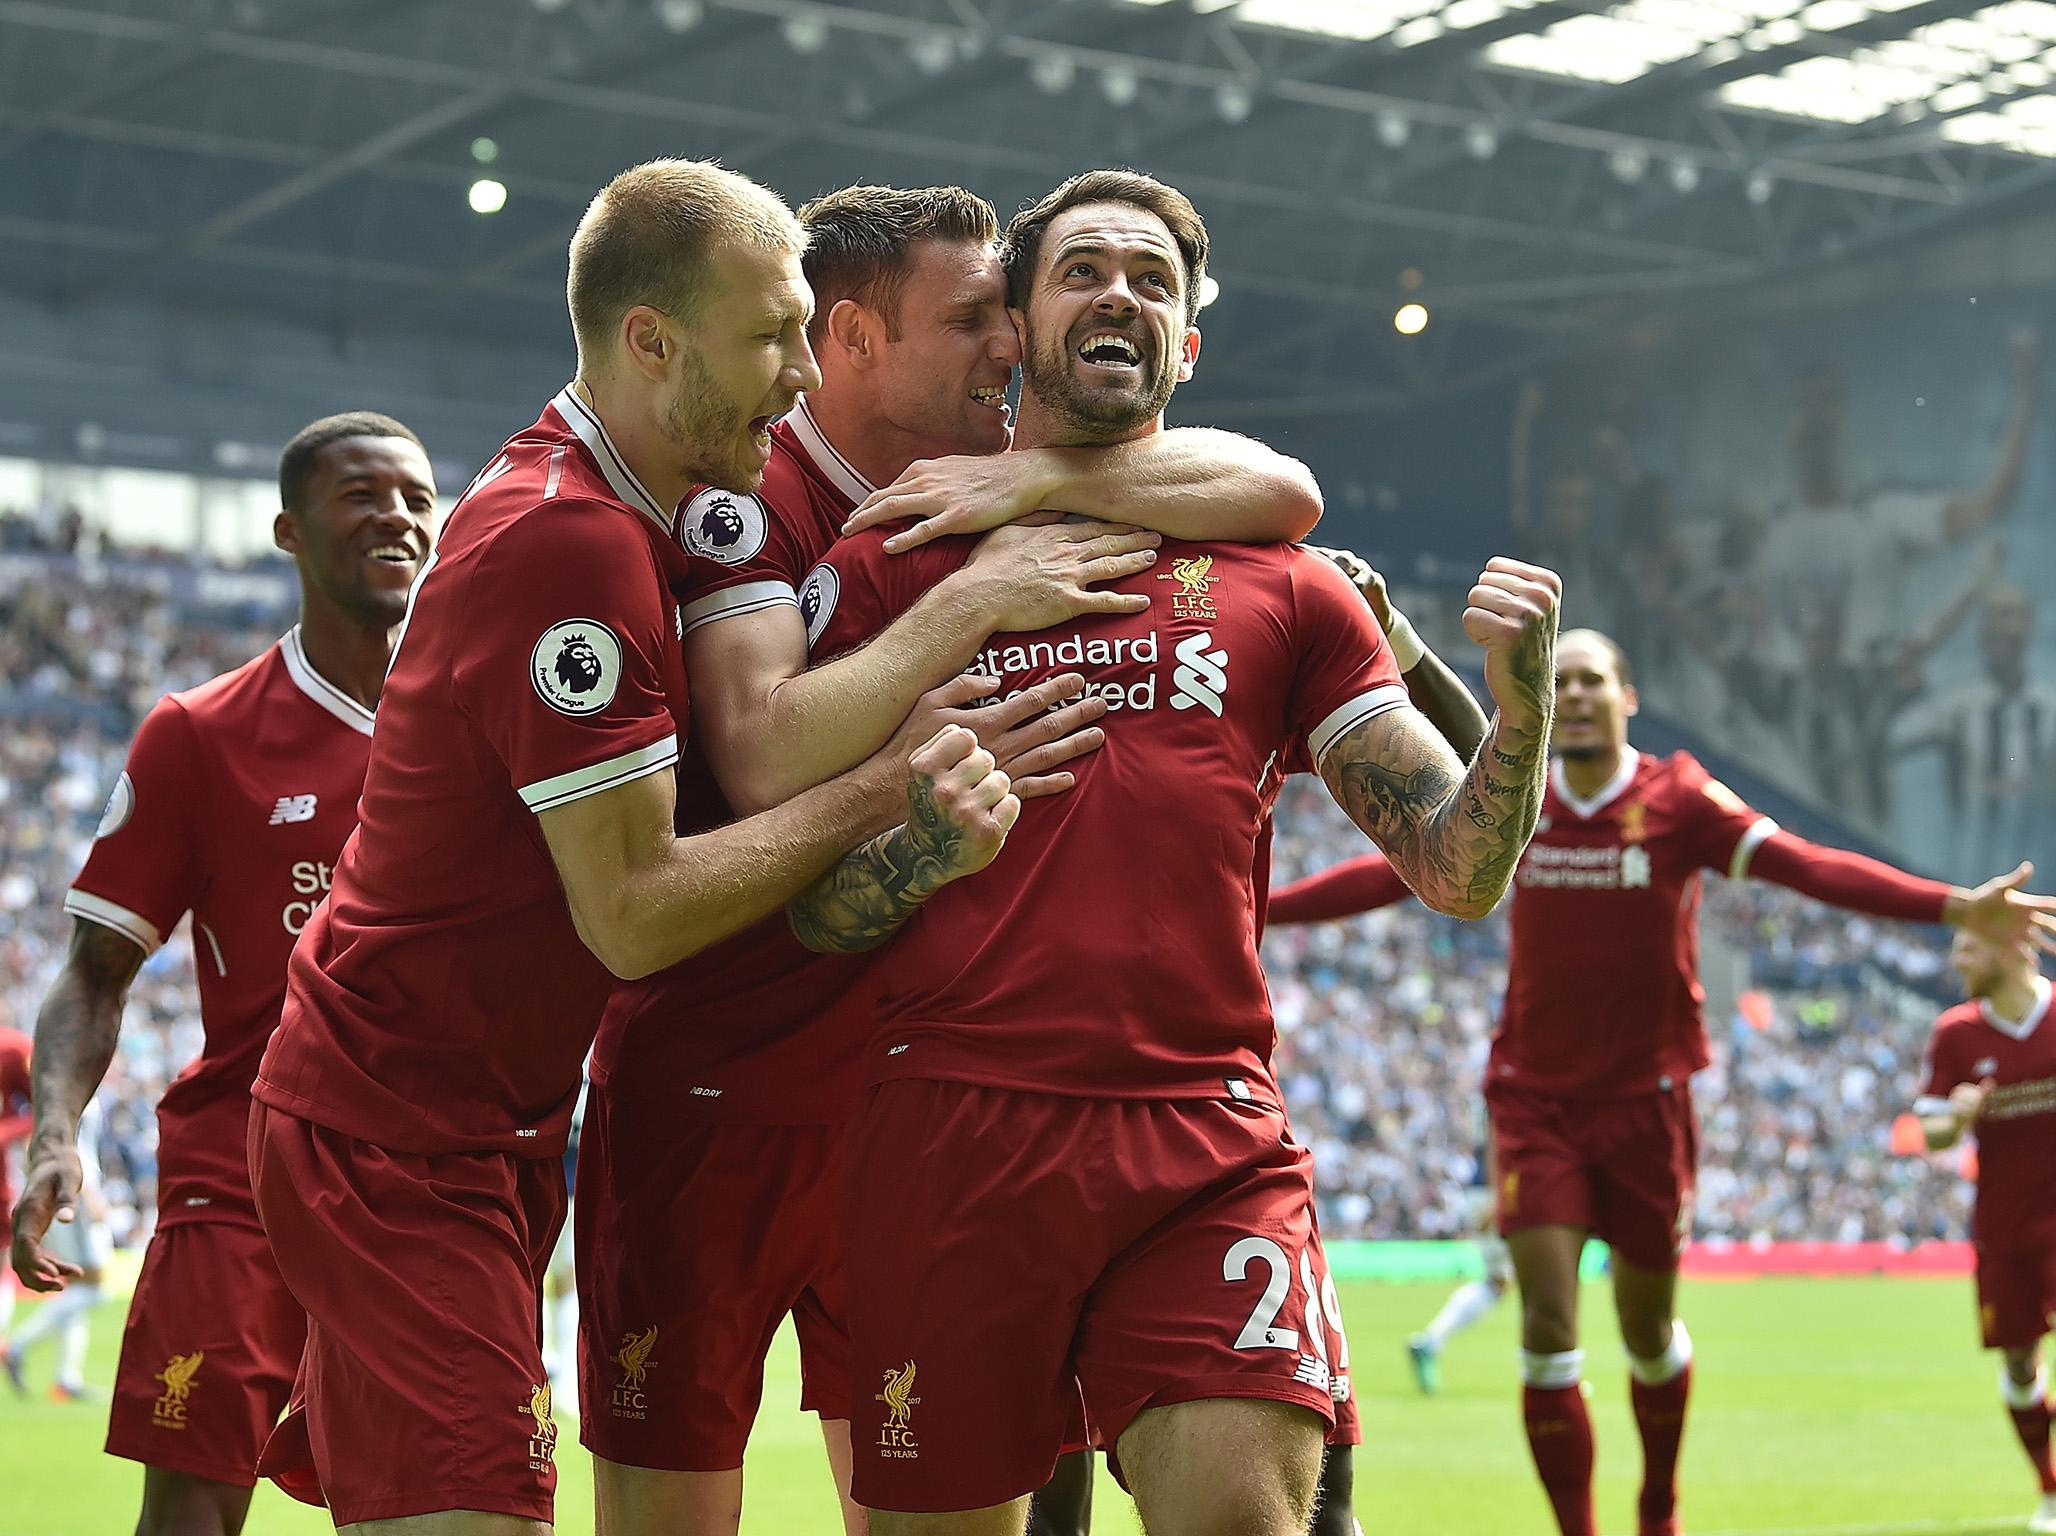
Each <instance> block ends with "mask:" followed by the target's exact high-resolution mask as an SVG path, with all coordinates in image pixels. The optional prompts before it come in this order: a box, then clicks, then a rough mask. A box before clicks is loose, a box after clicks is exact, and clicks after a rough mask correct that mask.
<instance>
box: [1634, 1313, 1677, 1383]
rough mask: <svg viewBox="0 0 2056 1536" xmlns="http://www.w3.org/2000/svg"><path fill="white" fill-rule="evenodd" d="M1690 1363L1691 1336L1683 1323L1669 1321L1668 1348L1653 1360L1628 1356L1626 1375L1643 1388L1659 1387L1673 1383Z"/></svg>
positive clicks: (1673, 1320)
mask: <svg viewBox="0 0 2056 1536" xmlns="http://www.w3.org/2000/svg"><path fill="white" fill-rule="evenodd" d="M1691 1363H1692V1335H1690V1334H1689V1333H1687V1332H1685V1325H1684V1323H1683V1322H1681V1321H1679V1320H1677V1319H1675V1318H1673V1319H1672V1320H1671V1341H1670V1348H1669V1349H1667V1350H1665V1351H1664V1352H1663V1353H1662V1354H1660V1355H1658V1356H1657V1357H1656V1358H1655V1359H1654V1360H1643V1359H1639V1358H1637V1357H1636V1356H1634V1355H1629V1356H1628V1374H1629V1375H1630V1376H1632V1377H1634V1378H1635V1380H1637V1381H1639V1382H1641V1383H1642V1385H1643V1386H1645V1387H1660V1386H1662V1385H1663V1384H1664V1383H1665V1382H1667V1381H1675V1380H1676V1379H1677V1376H1678V1373H1679V1372H1680V1371H1682V1370H1684V1368H1685V1367H1686V1366H1688V1365H1690V1364H1691Z"/></svg>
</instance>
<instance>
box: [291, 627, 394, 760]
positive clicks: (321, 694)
mask: <svg viewBox="0 0 2056 1536" xmlns="http://www.w3.org/2000/svg"><path fill="white" fill-rule="evenodd" d="M278 653H279V655H280V656H282V657H284V658H285V663H286V676H287V677H290V678H291V679H292V680H293V686H294V687H295V688H297V689H299V690H300V692H302V693H304V694H306V695H307V697H308V698H310V699H312V700H313V701H314V702H315V703H317V704H319V705H320V706H321V707H322V708H323V709H325V710H327V711H328V712H329V713H330V714H332V715H334V716H335V717H336V718H337V719H338V720H340V721H342V722H343V724H345V725H347V726H348V727H349V728H350V729H351V730H353V731H356V732H358V733H359V734H360V735H364V736H369V735H370V734H371V722H372V718H373V717H372V713H371V711H370V710H368V709H366V708H365V707H364V706H363V705H362V704H359V703H358V702H357V701H356V700H355V699H353V698H351V697H350V696H349V695H348V694H347V693H345V692H343V690H342V689H340V688H338V687H337V686H336V685H335V684H334V683H332V682H330V681H329V680H328V679H327V678H325V677H323V676H322V675H321V674H320V673H319V672H317V671H315V670H314V663H313V662H311V661H309V660H308V659H307V648H306V647H305V646H304V645H302V644H301V643H300V626H299V625H297V624H295V625H294V626H293V627H292V628H291V629H289V630H287V631H286V635H285V638H284V639H283V640H281V641H279V643H278Z"/></svg>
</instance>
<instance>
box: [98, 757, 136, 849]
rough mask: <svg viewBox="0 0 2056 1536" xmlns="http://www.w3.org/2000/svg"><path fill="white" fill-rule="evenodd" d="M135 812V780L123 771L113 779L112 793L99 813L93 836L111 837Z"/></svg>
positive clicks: (125, 824) (126, 823)
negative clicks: (98, 823) (97, 824)
mask: <svg viewBox="0 0 2056 1536" xmlns="http://www.w3.org/2000/svg"><path fill="white" fill-rule="evenodd" d="M135 814H136V781H135V780H134V779H132V778H130V777H129V776H128V773H127V772H126V771H124V772H123V773H122V776H121V777H120V778H118V779H116V780H115V781H114V793H113V794H111V795H109V796H108V797H107V809H106V810H104V811H102V812H101V813H100V825H99V826H98V827H96V828H95V829H94V830H93V836H94V837H96V838H99V837H112V836H114V834H115V833H117V832H119V831H120V830H121V829H122V828H123V827H125V826H127V825H128V821H129V817H131V816H133V815H135Z"/></svg>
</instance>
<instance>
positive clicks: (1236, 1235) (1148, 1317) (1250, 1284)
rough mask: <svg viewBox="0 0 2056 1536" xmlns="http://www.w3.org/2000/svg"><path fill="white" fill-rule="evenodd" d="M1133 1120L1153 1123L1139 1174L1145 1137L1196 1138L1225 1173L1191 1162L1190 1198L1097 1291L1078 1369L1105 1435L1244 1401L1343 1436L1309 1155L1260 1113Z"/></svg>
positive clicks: (1131, 1159) (1188, 1113)
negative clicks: (1312, 1419) (1152, 1412)
mask: <svg viewBox="0 0 2056 1536" xmlns="http://www.w3.org/2000/svg"><path fill="white" fill-rule="evenodd" d="M1130 1113H1131V1118H1132V1119H1134V1120H1136V1121H1139V1122H1144V1123H1143V1124H1142V1125H1141V1126H1139V1127H1138V1128H1137V1129H1135V1130H1133V1131H1131V1132H1129V1134H1130V1135H1131V1137H1132V1138H1133V1144H1132V1146H1131V1147H1130V1148H1129V1150H1128V1156H1127V1158H1126V1159H1125V1160H1126V1161H1127V1162H1128V1163H1129V1164H1131V1165H1137V1164H1138V1161H1139V1159H1140V1158H1142V1157H1145V1156H1147V1155H1148V1154H1149V1153H1150V1152H1151V1150H1152V1147H1151V1145H1150V1142H1149V1141H1148V1140H1146V1139H1144V1138H1145V1136H1153V1137H1156V1138H1159V1139H1160V1140H1161V1141H1162V1143H1163V1144H1164V1145H1165V1146H1166V1147H1169V1146H1176V1145H1178V1144H1179V1143H1180V1141H1181V1140H1183V1139H1184V1138H1185V1137H1189V1136H1190V1135H1191V1133H1192V1132H1193V1130H1194V1129H1195V1128H1197V1129H1199V1130H1200V1131H1201V1133H1202V1135H1201V1138H1200V1140H1201V1142H1202V1144H1203V1145H1205V1146H1206V1147H1208V1148H1210V1149H1211V1150H1212V1152H1213V1154H1214V1155H1217V1156H1219V1157H1220V1158H1221V1159H1222V1161H1223V1166H1220V1167H1219V1168H1217V1169H1209V1168H1204V1167H1202V1165H1201V1163H1200V1160H1199V1159H1198V1158H1197V1157H1189V1154H1188V1157H1189V1161H1190V1167H1191V1174H1190V1177H1191V1178H1192V1181H1193V1183H1192V1188H1191V1191H1190V1193H1189V1194H1187V1195H1186V1197H1185V1198H1184V1199H1183V1200H1181V1201H1178V1202H1176V1203H1175V1204H1168V1205H1167V1209H1166V1213H1165V1215H1164V1216H1163V1217H1162V1218H1161V1219H1160V1220H1159V1221H1158V1223H1157V1224H1156V1226H1155V1227H1154V1228H1152V1229H1150V1230H1149V1231H1147V1232H1146V1233H1145V1234H1144V1235H1143V1236H1142V1237H1140V1238H1139V1239H1138V1240H1136V1241H1135V1242H1134V1243H1132V1244H1130V1245H1129V1246H1128V1247H1127V1248H1126V1249H1124V1250H1123V1251H1122V1252H1121V1253H1120V1254H1119V1256H1118V1257H1117V1258H1116V1259H1114V1260H1113V1261H1112V1262H1111V1263H1110V1264H1109V1265H1108V1267H1107V1269H1106V1272H1105V1273H1104V1274H1102V1275H1101V1277H1100V1279H1099V1283H1098V1284H1097V1285H1096V1286H1094V1288H1093V1291H1092V1294H1091V1296H1090V1298H1089V1300H1088V1301H1087V1304H1086V1308H1085V1315H1084V1319H1083V1322H1082V1324H1081V1326H1080V1329H1079V1334H1078V1347H1077V1354H1076V1357H1075V1358H1076V1364H1077V1376H1078V1382H1079V1385H1080V1386H1081V1387H1082V1388H1083V1390H1084V1395H1085V1407H1086V1412H1087V1415H1088V1417H1089V1419H1090V1422H1091V1423H1092V1425H1093V1427H1094V1429H1095V1430H1096V1431H1097V1432H1098V1433H1099V1434H1100V1435H1101V1436H1102V1437H1103V1439H1104V1440H1105V1441H1106V1442H1107V1443H1109V1444H1116V1443H1118V1442H1120V1441H1121V1439H1122V1438H1123V1436H1124V1434H1125V1432H1126V1430H1127V1427H1128V1425H1129V1424H1130V1423H1131V1422H1132V1421H1133V1420H1134V1419H1135V1418H1136V1416H1137V1415H1138V1414H1140V1413H1142V1412H1143V1411H1144V1410H1146V1409H1150V1408H1158V1407H1163V1406H1166V1405H1168V1404H1173V1403H1182V1402H1198V1401H1202V1400H1207V1399H1244V1398H1246V1399H1257V1400H1273V1401H1279V1402H1285V1403H1292V1404H1297V1405H1300V1406H1303V1407H1305V1408H1307V1409H1308V1410H1310V1411H1311V1412H1313V1413H1314V1414H1316V1415H1317V1416H1318V1417H1319V1419H1320V1420H1321V1422H1322V1424H1323V1426H1324V1428H1325V1427H1326V1426H1327V1425H1329V1424H1332V1423H1333V1420H1334V1412H1335V1407H1334V1398H1333V1382H1334V1363H1333V1362H1334V1357H1335V1349H1334V1347H1333V1345H1332V1344H1331V1342H1330V1329H1329V1326H1328V1320H1327V1313H1326V1309H1325V1307H1324V1305H1323V1301H1322V1289H1323V1287H1322V1278H1323V1276H1324V1274H1325V1272H1326V1261H1325V1259H1324V1258H1323V1255H1322V1252H1321V1246H1320V1234H1319V1232H1318V1231H1317V1230H1316V1228H1315V1225H1314V1215H1313V1159H1312V1156H1311V1155H1310V1154H1309V1153H1308V1152H1307V1151H1306V1149H1305V1148H1304V1147H1301V1146H1299V1145H1298V1144H1297V1143H1296V1142H1294V1141H1292V1140H1291V1139H1290V1136H1289V1132H1288V1131H1287V1129H1286V1127H1285V1124H1284V1119H1283V1116H1282V1115H1279V1114H1278V1113H1277V1112H1276V1111H1268V1110H1264V1109H1262V1108H1260V1107H1259V1106H1256V1105H1244V1104H1217V1103H1213V1102H1210V1101H1196V1102H1194V1103H1192V1104H1190V1105H1187V1104H1180V1103H1166V1104H1158V1105H1152V1106H1148V1107H1147V1109H1146V1110H1144V1109H1136V1110H1133V1111H1131V1112H1130ZM1180 1132H1183V1133H1184V1136H1183V1137H1181V1136H1180V1134H1179V1133H1180ZM1168 1160H1169V1159H1168V1158H1166V1159H1165V1161H1168Z"/></svg>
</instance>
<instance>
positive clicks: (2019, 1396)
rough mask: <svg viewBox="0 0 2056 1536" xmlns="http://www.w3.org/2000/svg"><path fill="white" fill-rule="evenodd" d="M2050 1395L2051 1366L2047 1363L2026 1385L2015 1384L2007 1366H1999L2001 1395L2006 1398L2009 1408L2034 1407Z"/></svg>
mask: <svg viewBox="0 0 2056 1536" xmlns="http://www.w3.org/2000/svg"><path fill="white" fill-rule="evenodd" d="M2048 1395H2049V1368H2048V1367H2047V1366H2046V1365H2045V1366H2043V1367H2042V1368H2041V1369H2040V1370H2038V1371H2036V1372H2035V1379H2034V1380H2033V1381H2031V1382H2029V1383H2028V1384H2027V1385H2026V1386H2024V1387H2018V1386H2015V1385H2014V1384H2013V1378H2012V1377H2011V1376H2009V1375H2007V1374H2006V1367H2005V1366H2003V1365H2002V1366H2000V1367H1999V1396H2001V1397H2002V1398H2004V1399H2005V1400H2006V1406H2007V1407H2008V1408H2032V1407H2034V1405H2035V1404H2036V1403H2039V1402H2040V1401H2041V1400H2042V1399H2043V1398H2045V1397H2047V1396H2048Z"/></svg>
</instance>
